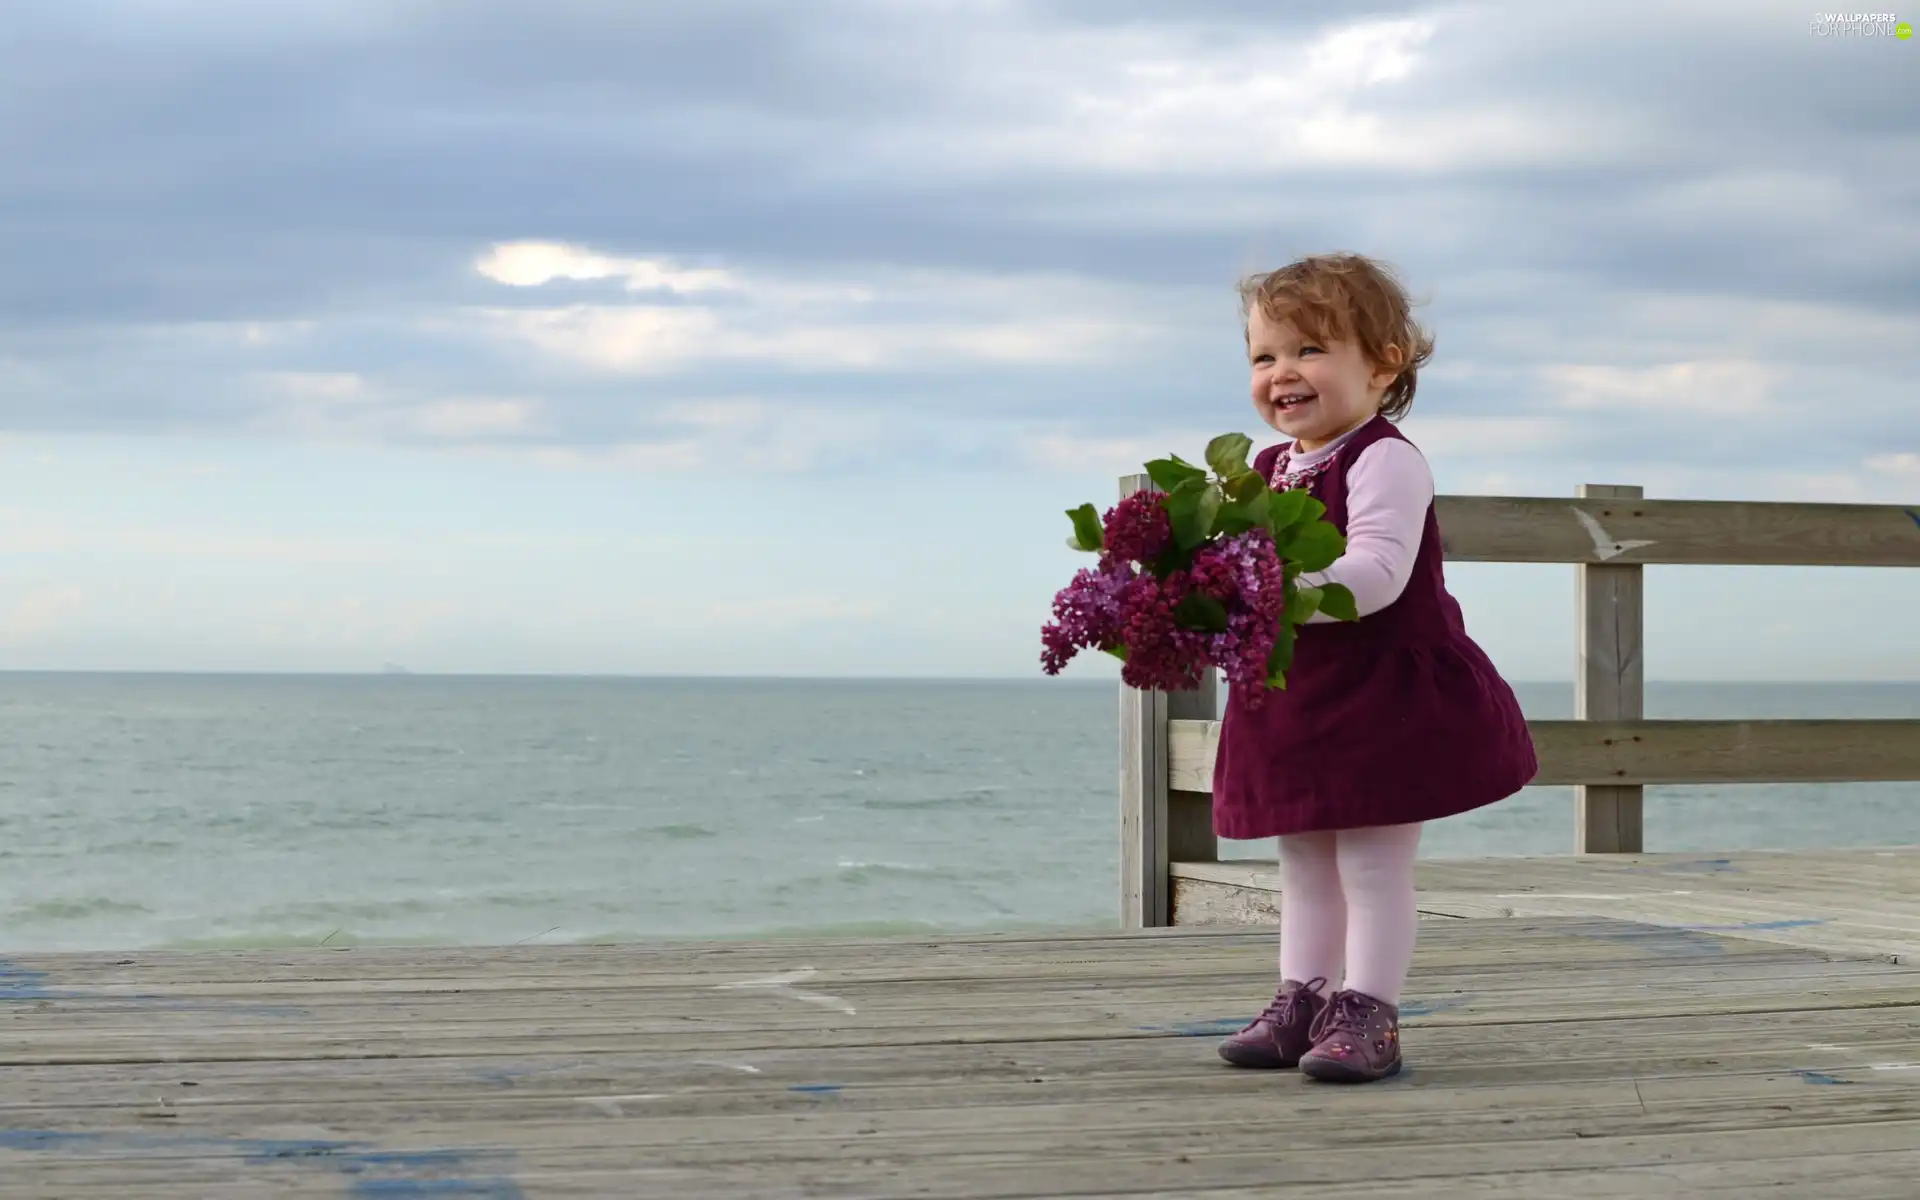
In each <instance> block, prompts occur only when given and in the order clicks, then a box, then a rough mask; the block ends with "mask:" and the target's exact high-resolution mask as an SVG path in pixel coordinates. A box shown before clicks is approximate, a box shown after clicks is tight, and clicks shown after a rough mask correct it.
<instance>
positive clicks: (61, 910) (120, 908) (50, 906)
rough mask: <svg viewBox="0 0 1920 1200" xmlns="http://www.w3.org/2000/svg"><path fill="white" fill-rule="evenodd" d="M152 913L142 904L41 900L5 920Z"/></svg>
mask: <svg viewBox="0 0 1920 1200" xmlns="http://www.w3.org/2000/svg"><path fill="white" fill-rule="evenodd" d="M152 912H153V910H152V909H150V908H148V907H147V906H146V905H144V904H133V903H130V902H128V901H125V900H108V899H105V898H103V897H96V898H94V899H91V900H42V901H41V902H40V903H38V904H29V905H27V906H26V907H24V908H16V909H14V910H13V912H12V913H10V914H8V917H7V919H8V920H9V921H22V922H24V921H84V920H86V919H87V918H88V917H137V916H142V915H151V914H152Z"/></svg>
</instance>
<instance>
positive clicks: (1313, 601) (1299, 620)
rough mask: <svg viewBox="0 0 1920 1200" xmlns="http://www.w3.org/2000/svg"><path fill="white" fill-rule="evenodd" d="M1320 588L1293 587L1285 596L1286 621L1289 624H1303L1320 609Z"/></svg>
mask: <svg viewBox="0 0 1920 1200" xmlns="http://www.w3.org/2000/svg"><path fill="white" fill-rule="evenodd" d="M1320 599H1321V594H1320V589H1319V588H1311V587H1303V588H1295V589H1294V592H1293V594H1292V595H1290V596H1288V597H1287V622H1288V624H1291V625H1305V624H1306V623H1307V620H1308V618H1310V617H1312V616H1313V614H1314V613H1317V612H1319V611H1320Z"/></svg>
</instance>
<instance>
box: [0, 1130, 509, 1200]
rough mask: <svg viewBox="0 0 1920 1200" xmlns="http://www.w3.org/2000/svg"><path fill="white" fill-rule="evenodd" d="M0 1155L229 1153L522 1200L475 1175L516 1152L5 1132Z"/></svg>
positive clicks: (358, 1177)
mask: <svg viewBox="0 0 1920 1200" xmlns="http://www.w3.org/2000/svg"><path fill="white" fill-rule="evenodd" d="M0 1150H38V1151H43V1152H49V1153H66V1154H126V1153H128V1152H134V1153H143V1154H161V1155H166V1154H174V1155H180V1154H203V1155H229V1156H232V1157H236V1158H240V1159H242V1160H244V1161H245V1162H246V1163H247V1164H248V1165H250V1166H257V1167H271V1166H294V1167H299V1166H312V1167H316V1168H319V1169H322V1170H328V1171H332V1172H335V1173H337V1174H341V1175H346V1176H349V1177H352V1178H353V1185H352V1194H353V1195H355V1196H478V1197H488V1198H491V1200H523V1193H522V1192H521V1190H520V1185H519V1184H518V1183H516V1182H515V1181H514V1180H513V1179H512V1178H510V1177H508V1176H505V1175H494V1176H491V1177H477V1176H475V1175H474V1174H473V1168H474V1167H475V1166H476V1165H477V1164H478V1163H480V1162H481V1161H482V1160H504V1159H511V1158H512V1157H513V1151H511V1150H485V1149H483V1150H378V1149H374V1148H372V1147H371V1146H369V1145H368V1144H367V1143H366V1142H337V1141H326V1140H319V1139H307V1138H294V1139H273V1138H222V1137H200V1136H192V1135H187V1136H169V1135H167V1134H159V1133H106V1132H100V1133H92V1132H89V1133H73V1132H69V1131H66V1130H61V1129H0Z"/></svg>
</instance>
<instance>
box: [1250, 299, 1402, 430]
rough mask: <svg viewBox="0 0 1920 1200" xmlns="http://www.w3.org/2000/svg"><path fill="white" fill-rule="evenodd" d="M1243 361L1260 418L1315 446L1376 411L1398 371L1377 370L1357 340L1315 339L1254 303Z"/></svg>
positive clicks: (1365, 420) (1362, 420)
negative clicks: (1272, 318)
mask: <svg viewBox="0 0 1920 1200" xmlns="http://www.w3.org/2000/svg"><path fill="white" fill-rule="evenodd" d="M1247 361H1248V363H1249V364H1250V365H1251V366H1252V368H1253V383H1252V393H1253V408H1254V411H1255V412H1257V413H1259V414H1260V419H1261V420H1263V421H1265V422H1266V423H1267V424H1269V425H1271V426H1273V427H1274V428H1275V429H1276V430H1278V431H1280V432H1281V433H1284V434H1286V435H1287V436H1288V437H1291V438H1292V439H1293V440H1294V444H1295V446H1296V447H1297V448H1299V449H1301V450H1318V449H1319V448H1320V447H1322V446H1324V445H1326V444H1327V443H1328V442H1330V441H1332V440H1333V439H1334V438H1337V437H1339V436H1340V435H1341V434H1343V433H1345V432H1347V431H1348V430H1349V429H1354V428H1357V427H1358V426H1360V425H1362V424H1364V423H1366V422H1367V421H1369V420H1371V419H1372V418H1373V417H1374V416H1376V415H1378V413H1379V412H1380V401H1381V398H1382V397H1384V396H1385V395H1386V390H1387V386H1388V385H1389V384H1391V383H1392V382H1393V380H1394V377H1395V375H1396V374H1397V372H1394V371H1385V372H1382V371H1376V370H1374V368H1373V364H1371V363H1369V362H1368V361H1367V358H1366V356H1365V355H1364V354H1362V353H1361V352H1360V347H1359V345H1358V344H1357V343H1355V342H1346V341H1326V342H1315V341H1310V340H1307V339H1305V338H1304V337H1303V336H1302V335H1301V333H1300V331H1299V330H1297V329H1295V328H1294V327H1293V326H1292V325H1290V324H1287V323H1285V322H1273V321H1269V320H1268V319H1267V316H1266V314H1265V313H1263V312H1261V311H1260V308H1259V306H1258V305H1255V306H1254V307H1253V309H1252V311H1251V312H1250V313H1249V314H1248V316H1247Z"/></svg>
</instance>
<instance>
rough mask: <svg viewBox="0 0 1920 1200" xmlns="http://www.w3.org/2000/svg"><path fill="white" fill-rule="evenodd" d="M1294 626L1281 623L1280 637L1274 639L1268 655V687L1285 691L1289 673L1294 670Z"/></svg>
mask: <svg viewBox="0 0 1920 1200" xmlns="http://www.w3.org/2000/svg"><path fill="white" fill-rule="evenodd" d="M1293 637H1294V634H1293V626H1291V625H1289V624H1287V623H1286V622H1285V621H1282V622H1280V635H1279V636H1278V637H1276V638H1274V639H1273V650H1272V652H1271V653H1269V654H1268V655H1267V686H1268V687H1276V688H1281V689H1285V688H1286V686H1287V672H1288V671H1289V670H1291V669H1292V668H1293Z"/></svg>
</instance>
